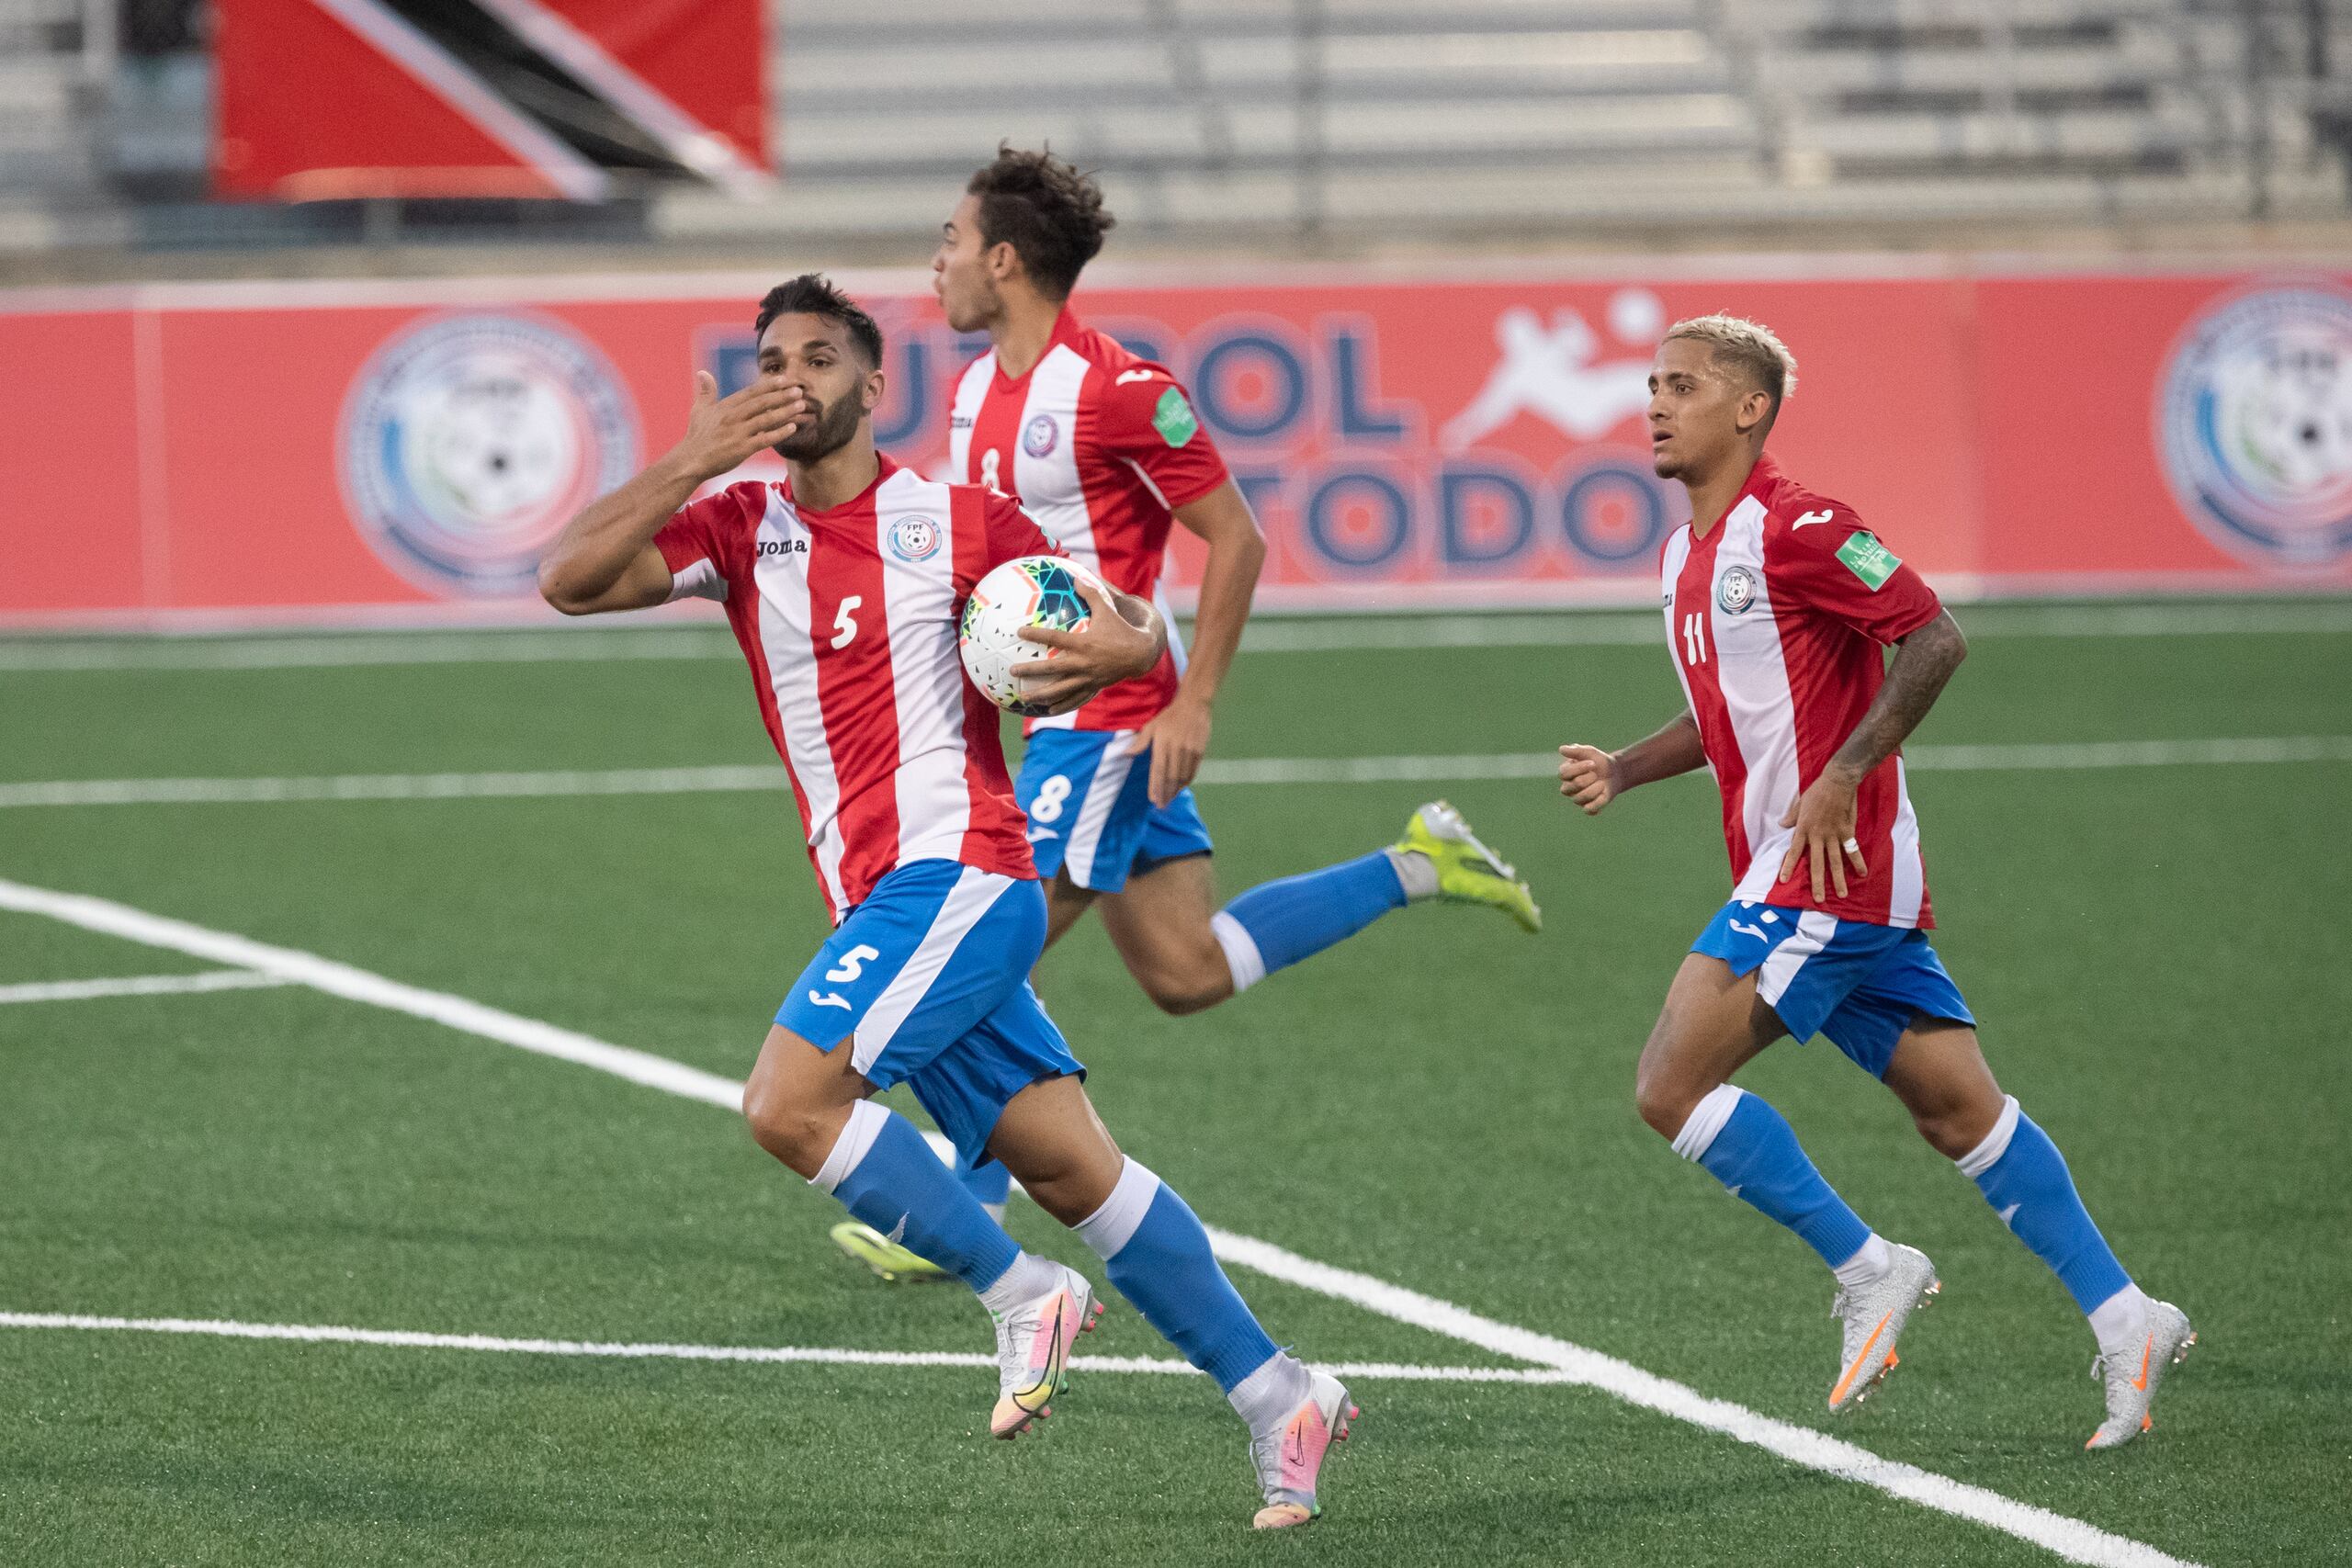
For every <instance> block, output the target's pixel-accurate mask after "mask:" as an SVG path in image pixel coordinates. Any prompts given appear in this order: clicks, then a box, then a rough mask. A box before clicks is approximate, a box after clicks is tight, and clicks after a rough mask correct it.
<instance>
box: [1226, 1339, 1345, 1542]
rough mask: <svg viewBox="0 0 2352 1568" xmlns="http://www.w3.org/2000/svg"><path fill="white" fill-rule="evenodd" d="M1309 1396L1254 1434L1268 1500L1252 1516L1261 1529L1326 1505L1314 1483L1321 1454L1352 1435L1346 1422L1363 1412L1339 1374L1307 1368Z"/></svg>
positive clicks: (1253, 1455) (1303, 1517) (1292, 1521)
mask: <svg viewBox="0 0 2352 1568" xmlns="http://www.w3.org/2000/svg"><path fill="white" fill-rule="evenodd" d="M1307 1376H1308V1377H1309V1379H1310V1380H1312V1381H1311V1382H1309V1384H1308V1387H1307V1393H1306V1399H1304V1400H1302V1401H1301V1402H1300V1403H1299V1404H1298V1407H1297V1408H1296V1409H1295V1410H1293V1411H1292V1412H1291V1413H1290V1415H1289V1416H1287V1417H1286V1418H1284V1419H1283V1422H1282V1424H1281V1425H1279V1426H1277V1427H1272V1428H1270V1429H1269V1430H1267V1431H1263V1432H1260V1433H1258V1434H1256V1435H1255V1436H1253V1437H1252V1438H1250V1463H1251V1464H1253V1465H1255V1466H1256V1467H1257V1470H1258V1490H1259V1491H1260V1492H1261V1493H1262V1494H1263V1495H1264V1496H1265V1499H1266V1506H1264V1507H1262V1508H1261V1509H1259V1510H1258V1513H1257V1517H1254V1518H1252V1519H1251V1520H1250V1524H1251V1525H1252V1526H1254V1527H1255V1528H1256V1529H1261V1530H1278V1529H1289V1528H1290V1527H1292V1526H1293V1525H1303V1524H1306V1522H1307V1521H1308V1520H1310V1519H1313V1518H1314V1517H1316V1516H1317V1515H1318V1514H1320V1513H1321V1512H1322V1511H1323V1510H1322V1509H1321V1508H1320V1507H1318V1506H1317V1505H1316V1502H1315V1483H1316V1479H1317V1476H1319V1475H1320V1474H1321V1473H1322V1470H1323V1456H1324V1455H1325V1454H1326V1453H1328V1452H1329V1451H1330V1448H1331V1445H1332V1444H1333V1443H1335V1442H1336V1443H1344V1442H1346V1441H1347V1440H1348V1423H1349V1422H1350V1421H1352V1420H1354V1419H1355V1417H1356V1416H1357V1415H1358V1414H1360V1413H1359V1412H1358V1411H1357V1409H1356V1407H1355V1405H1354V1404H1351V1402H1350V1401H1349V1399H1348V1391H1347V1389H1346V1388H1345V1387H1344V1386H1343V1385H1342V1384H1341V1383H1340V1380H1339V1379H1337V1378H1334V1377H1329V1376H1327V1375H1325V1374H1324V1373H1322V1372H1318V1371H1311V1370H1310V1371H1309V1372H1308V1373H1307Z"/></svg>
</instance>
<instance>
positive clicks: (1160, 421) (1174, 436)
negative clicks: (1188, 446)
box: [1151, 387, 1201, 446]
mask: <svg viewBox="0 0 2352 1568" xmlns="http://www.w3.org/2000/svg"><path fill="white" fill-rule="evenodd" d="M1151 427H1152V428H1153V429H1154V430H1157V431H1158V432H1159V438H1160V439H1161V440H1162V441H1165V442H1167V443H1168V445H1170V446H1182V445H1184V443H1186V442H1187V441H1190V440H1191V439H1192V438H1193V436H1194V435H1195V434H1198V433H1199V431H1200V428H1201V422H1200V421H1199V420H1197V419H1195V418H1194V417H1193V405H1192V404H1191V403H1189V402H1187V401H1185V400H1184V394H1183V393H1182V392H1180V391H1178V390H1177V389H1175V388H1173V387H1170V388H1169V389H1168V390H1166V391H1164V392H1162V393H1160V394H1159V407H1157V408H1155V409H1153V410H1152V411H1151Z"/></svg>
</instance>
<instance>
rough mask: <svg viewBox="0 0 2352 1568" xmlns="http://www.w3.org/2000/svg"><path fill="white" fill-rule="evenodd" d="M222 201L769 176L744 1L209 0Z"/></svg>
mask: <svg viewBox="0 0 2352 1568" xmlns="http://www.w3.org/2000/svg"><path fill="white" fill-rule="evenodd" d="M215 13H216V16H217V18H218V26H217V27H216V28H215V29H214V38H213V46H212V52H213V62H214V65H215V68H216V80H217V84H218V86H217V91H216V93H215V95H214V99H215V107H216V112H217V115H218V118H219V124H218V127H217V132H216V135H215V136H214V139H213V149H212V174H213V186H214V189H215V190H216V191H218V192H219V193H220V195H222V196H229V197H267V198H272V199H276V200H280V201H315V200H324V199H334V198H353V197H435V196H442V197H561V198H564V199H567V200H571V201H600V200H603V199H605V197H608V196H610V195H611V194H612V193H613V188H614V186H613V178H612V176H613V175H614V173H615V172H616V171H634V172H639V173H647V174H657V175H659V174H667V175H694V176H696V177H699V178H702V179H706V180H708V181H710V182H712V183H713V184H716V185H718V186H722V187H724V188H729V189H736V190H744V191H749V190H753V189H759V188H763V187H764V186H766V185H767V184H768V176H767V174H766V170H767V168H768V166H769V156H768V152H769V150H768V129H767V128H768V115H767V106H766V90H765V81H764V74H765V62H766V60H767V47H766V39H765V21H764V18H763V12H762V6H761V0H435V3H433V4H419V3H417V0H216V5H215Z"/></svg>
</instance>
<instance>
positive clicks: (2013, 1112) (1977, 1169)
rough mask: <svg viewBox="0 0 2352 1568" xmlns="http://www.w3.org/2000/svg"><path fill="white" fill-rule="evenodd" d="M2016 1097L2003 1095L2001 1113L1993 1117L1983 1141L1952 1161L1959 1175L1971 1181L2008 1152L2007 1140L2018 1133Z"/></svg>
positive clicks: (1997, 1162) (1993, 1165)
mask: <svg viewBox="0 0 2352 1568" xmlns="http://www.w3.org/2000/svg"><path fill="white" fill-rule="evenodd" d="M2017 1135H2018V1097H2017V1096H2016V1095H2014V1094H2009V1095H2003V1096H2002V1097H2001V1114H2000V1115H1999V1116H1998V1117H1996V1118H1995V1119H1994V1122H1993V1130H1992V1131H1991V1132H1989V1133H1987V1134H1985V1141H1984V1142H1983V1143H1981V1144H1979V1145H1976V1146H1975V1147H1974V1148H1973V1149H1971V1150H1969V1151H1968V1152H1967V1153H1966V1154H1964V1155H1962V1156H1960V1157H1959V1158H1958V1159H1956V1160H1954V1161H1952V1163H1953V1164H1954V1165H1956V1166H1958V1167H1960V1174H1961V1175H1962V1176H1964V1177H1966V1178H1968V1179H1970V1180H1971V1181H1973V1180H1975V1179H1977V1178H1978V1177H1980V1176H1982V1175H1984V1174H1985V1172H1986V1171H1988V1170H1990V1169H1992V1168H1994V1167H1995V1166H1996V1165H1998V1164H1999V1163H2000V1161H2001V1156H2003V1155H2005V1154H2007V1153H2008V1152H2009V1140H2010V1139H2011V1138H2014V1137H2016V1136H2017Z"/></svg>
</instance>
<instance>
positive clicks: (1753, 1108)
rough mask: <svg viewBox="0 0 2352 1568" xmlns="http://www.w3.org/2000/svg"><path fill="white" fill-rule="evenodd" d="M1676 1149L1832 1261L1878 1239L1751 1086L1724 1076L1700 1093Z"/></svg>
mask: <svg viewBox="0 0 2352 1568" xmlns="http://www.w3.org/2000/svg"><path fill="white" fill-rule="evenodd" d="M1674 1152H1675V1153H1676V1154H1679V1155H1680V1156H1682V1157H1683V1158H1684V1159H1688V1160H1696V1161H1697V1162H1698V1163H1699V1164H1701V1165H1702V1166H1704V1167H1706V1168H1707V1173H1708V1174H1709V1175H1711V1176H1713V1178H1714V1179H1716V1180H1717V1181H1720V1182H1722V1183H1723V1184H1724V1186H1725V1187H1728V1188H1730V1189H1731V1191H1732V1196H1733V1197H1735V1198H1739V1199H1743V1200H1745V1201H1747V1203H1749V1204H1750V1205H1752V1206H1753V1207H1755V1208H1756V1209H1758V1210H1760V1211H1761V1212H1762V1213H1765V1214H1767V1215H1769V1216H1770V1217H1771V1218H1773V1219H1775V1220H1778V1221H1780V1222H1781V1224H1784V1225H1786V1226H1788V1227H1789V1229H1791V1230H1792V1231H1794V1232H1796V1233H1797V1235H1800V1236H1802V1237H1803V1238H1804V1243H1805V1245H1806V1246H1807V1247H1812V1248H1813V1249H1814V1251H1815V1252H1817V1253H1819V1254H1820V1255H1821V1260H1822V1261H1823V1262H1824V1263H1826V1264H1828V1265H1829V1267H1830V1268H1831V1269H1839V1268H1840V1267H1841V1266H1843V1265H1846V1264H1849V1263H1851V1262H1853V1261H1855V1260H1856V1259H1858V1258H1861V1257H1862V1251H1863V1248H1864V1247H1868V1246H1869V1245H1870V1243H1871V1241H1872V1240H1874V1239H1875V1237H1874V1235H1873V1234H1872V1232H1871V1227H1870V1226H1868V1225H1866V1224H1862V1221H1861V1217H1860V1215H1858V1214H1856V1213H1854V1211H1853V1210H1851V1209H1849V1208H1848V1207H1847V1206H1846V1201H1845V1200H1844V1199H1843V1198H1840V1197H1838V1194H1837V1192H1836V1191H1834V1190H1832V1189H1831V1188H1830V1185H1829V1183H1828V1182H1826V1181H1824V1180H1823V1179H1821V1172H1819V1171H1818V1170H1815V1168H1814V1165H1813V1161H1812V1160H1811V1159H1809V1158H1807V1157H1806V1156H1805V1152H1804V1146H1803V1145H1800V1144H1799V1143H1798V1142H1797V1135H1796V1132H1795V1130H1794V1129H1793V1128H1792V1127H1791V1126H1790V1125H1789V1123H1788V1119H1787V1118H1785V1117H1783V1116H1782V1115H1781V1113H1780V1112H1779V1111H1775V1110H1773V1109H1772V1107H1771V1106H1770V1104H1769V1103H1768V1102H1767V1101H1765V1100H1763V1099H1761V1098H1760V1097H1758V1096H1757V1095H1753V1094H1750V1093H1748V1092H1747V1090H1746V1089H1734V1088H1733V1087H1732V1086H1731V1085H1729V1084H1723V1085H1720V1086H1719V1087H1717V1088H1716V1089H1714V1090H1713V1092H1711V1093H1710V1094H1709V1095H1708V1096H1707V1097H1706V1098H1705V1099H1704V1100H1701V1101H1700V1102H1699V1105H1698V1108H1697V1109H1696V1110H1694V1111H1691V1119H1690V1120H1689V1121H1687V1122H1684V1123H1683V1124H1682V1131H1681V1132H1680V1133H1679V1134H1676V1135H1675V1139H1674ZM1869 1272H1870V1273H1875V1272H1876V1269H1871V1270H1869ZM1843 1277H1844V1276H1843V1275H1842V1274H1841V1275H1840V1278H1843Z"/></svg>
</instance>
